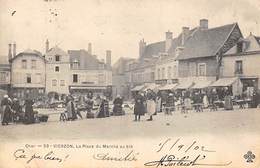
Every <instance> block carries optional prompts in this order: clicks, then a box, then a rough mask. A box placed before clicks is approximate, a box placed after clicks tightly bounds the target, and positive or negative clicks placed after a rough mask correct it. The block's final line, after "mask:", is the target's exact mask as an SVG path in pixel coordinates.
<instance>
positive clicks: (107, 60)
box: [106, 50, 111, 66]
mask: <svg viewBox="0 0 260 168" xmlns="http://www.w3.org/2000/svg"><path fill="white" fill-rule="evenodd" d="M106 64H107V65H108V66H111V50H107V51H106Z"/></svg>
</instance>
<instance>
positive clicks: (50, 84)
mask: <svg viewBox="0 0 260 168" xmlns="http://www.w3.org/2000/svg"><path fill="white" fill-rule="evenodd" d="M45 59H46V93H50V92H55V93H59V94H69V84H70V75H69V74H70V57H69V55H68V54H67V53H66V52H65V51H63V50H62V49H61V48H59V47H58V46H55V47H53V48H51V49H48V41H47V44H46V54H45Z"/></svg>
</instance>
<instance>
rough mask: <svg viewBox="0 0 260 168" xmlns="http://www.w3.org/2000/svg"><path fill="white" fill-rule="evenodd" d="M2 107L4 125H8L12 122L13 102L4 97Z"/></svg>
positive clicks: (6, 96)
mask: <svg viewBox="0 0 260 168" xmlns="http://www.w3.org/2000/svg"><path fill="white" fill-rule="evenodd" d="M1 107H2V115H1V117H2V125H8V123H9V122H10V121H11V113H12V110H11V102H10V101H9V97H8V95H4V99H3V100H2V101H1Z"/></svg>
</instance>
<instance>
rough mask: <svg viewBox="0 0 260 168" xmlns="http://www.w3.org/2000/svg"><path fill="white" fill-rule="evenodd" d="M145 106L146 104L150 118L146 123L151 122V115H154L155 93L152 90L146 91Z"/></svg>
mask: <svg viewBox="0 0 260 168" xmlns="http://www.w3.org/2000/svg"><path fill="white" fill-rule="evenodd" d="M146 98H147V100H146V104H147V114H148V115H149V116H150V117H149V119H147V121H152V120H153V115H154V114H155V106H156V104H155V99H156V97H155V93H154V92H153V91H152V90H150V89H149V90H148V91H147V95H146Z"/></svg>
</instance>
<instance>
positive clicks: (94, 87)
mask: <svg viewBox="0 0 260 168" xmlns="http://www.w3.org/2000/svg"><path fill="white" fill-rule="evenodd" d="M70 89H72V90H105V89H106V86H71V87H70Z"/></svg>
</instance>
